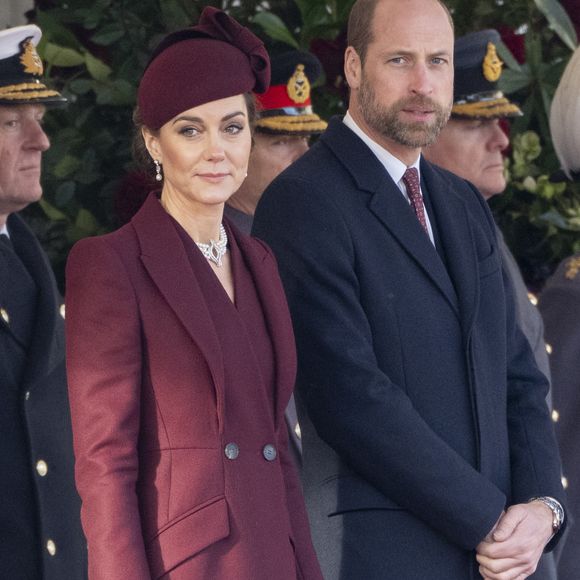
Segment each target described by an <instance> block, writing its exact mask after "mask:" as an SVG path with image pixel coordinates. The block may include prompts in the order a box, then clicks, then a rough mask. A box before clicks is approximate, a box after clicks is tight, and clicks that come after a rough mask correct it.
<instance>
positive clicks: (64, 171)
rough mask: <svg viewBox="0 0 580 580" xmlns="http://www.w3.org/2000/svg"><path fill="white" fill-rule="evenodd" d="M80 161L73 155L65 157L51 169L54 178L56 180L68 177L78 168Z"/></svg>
mask: <svg viewBox="0 0 580 580" xmlns="http://www.w3.org/2000/svg"><path fill="white" fill-rule="evenodd" d="M80 164H81V162H80V159H78V158H77V157H74V156H73V155H65V156H64V157H63V158H62V159H61V160H60V161H59V162H58V163H57V164H56V165H55V166H54V169H53V173H54V176H55V177H57V178H58V179H63V178H66V177H70V176H71V175H72V174H73V173H74V172H75V171H76V170H77V169H78V168H79V166H80Z"/></svg>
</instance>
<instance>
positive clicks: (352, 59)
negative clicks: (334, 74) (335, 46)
mask: <svg viewBox="0 0 580 580" xmlns="http://www.w3.org/2000/svg"><path fill="white" fill-rule="evenodd" d="M344 76H345V78H346V82H347V83H348V86H349V87H350V89H351V90H353V89H354V90H356V89H358V88H359V86H360V81H361V76H362V63H361V60H360V56H359V55H358V53H357V51H356V50H355V49H354V48H353V47H352V46H348V47H347V49H346V52H345V53H344Z"/></svg>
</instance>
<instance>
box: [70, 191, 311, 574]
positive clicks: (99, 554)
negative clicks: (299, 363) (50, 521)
mask: <svg viewBox="0 0 580 580" xmlns="http://www.w3.org/2000/svg"><path fill="white" fill-rule="evenodd" d="M229 232H230V238H231V239H232V241H233V242H234V243H235V244H236V248H237V249H238V250H239V255H240V256H242V257H243V261H244V264H245V266H246V268H247V273H248V274H249V276H250V278H251V279H252V280H253V282H254V286H255V295H256V297H257V299H258V302H257V303H259V304H260V305H261V311H262V314H261V316H262V315H263V321H264V322H265V326H266V329H267V335H269V337H270V339H271V345H272V349H271V352H272V354H273V359H274V360H273V366H271V367H270V368H271V369H272V370H273V373H272V374H273V381H272V382H273V385H272V384H270V385H268V388H267V390H266V391H267V392H268V393H269V395H268V397H269V408H270V409H269V410H268V411H267V412H266V411H264V412H260V413H258V416H254V417H248V416H247V415H248V413H244V412H240V408H239V407H240V404H239V403H236V404H235V406H234V408H232V405H231V404H230V405H228V403H231V401H232V389H237V390H238V391H237V392H236V399H237V401H242V402H243V401H244V397H243V395H244V393H245V392H247V393H250V392H251V388H250V387H252V385H245V384H243V379H240V384H236V380H235V377H236V376H237V375H236V369H235V368H234V369H231V368H228V366H227V365H228V364H231V363H230V361H229V360H224V357H223V354H222V353H223V350H222V346H223V345H222V343H221V342H220V338H219V337H218V332H217V331H216V325H215V323H214V322H215V321H214V320H213V319H212V317H211V316H210V311H209V309H208V307H207V303H206V299H205V297H204V293H203V292H202V288H201V286H200V283H199V280H198V279H196V275H195V273H194V270H193V269H192V264H191V259H190V258H188V253H187V251H186V247H185V246H184V244H183V243H182V240H181V239H180V234H179V231H178V228H177V227H176V224H175V222H173V220H172V218H170V216H169V215H168V214H167V213H166V212H165V211H164V210H163V208H162V207H161V205H160V203H159V201H158V200H157V199H156V198H155V196H154V195H151V196H150V197H149V198H148V199H147V201H146V202H145V204H144V206H143V207H142V209H141V210H140V211H139V212H138V213H137V214H136V216H135V217H134V218H133V220H132V221H131V222H130V223H129V224H128V225H126V226H125V227H123V228H121V229H120V230H118V231H116V232H114V233H112V234H109V235H106V236H102V237H98V238H91V239H87V240H83V241H81V242H80V243H79V244H77V245H76V246H75V248H74V249H73V251H72V252H71V256H70V258H69V263H68V266H67V333H68V335H67V344H68V346H67V357H68V358H67V367H68V376H69V390H70V403H71V410H72V420H73V436H74V445H75V455H76V481H77V487H78V490H79V493H80V495H81V499H82V502H83V505H82V522H83V527H84V530H85V534H86V536H87V540H88V547H89V576H90V578H91V580H114V579H116V578H119V579H121V578H122V579H123V580H146V579H149V578H151V579H153V578H161V577H163V578H171V579H172V580H173V579H174V580H181V579H192V580H194V579H195V580H202V579H208V580H210V579H211V580H220V579H224V580H225V579H228V580H229V579H234V578H235V579H237V580H260V579H263V580H271V579H273V578H276V579H277V580H294V578H299V579H308V580H310V579H314V578H316V579H319V578H321V577H322V576H321V573H320V570H319V567H318V563H317V561H316V556H315V554H314V551H313V548H312V545H311V540H310V532H309V527H308V520H307V516H306V513H305V509H304V505H303V499H302V495H301V490H300V484H299V481H298V478H297V475H296V473H295V470H294V466H293V464H292V459H291V458H290V456H289V453H288V448H287V432H286V429H285V422H284V409H285V407H286V404H287V402H288V399H289V397H290V394H291V391H292V388H293V384H294V376H295V367H296V363H295V351H294V340H293V335H292V329H291V323H290V318H289V314H288V309H287V306H286V302H285V298H284V294H283V290H282V287H281V284H280V281H279V278H278V274H277V268H276V264H275V260H274V258H273V257H272V254H271V253H270V251H269V250H268V249H267V248H266V246H264V245H263V244H262V243H260V242H258V241H256V240H253V239H251V238H249V237H247V236H244V235H241V234H239V233H237V232H236V231H235V230H234V231H233V230H232V229H229ZM195 251H197V250H195ZM234 273H235V272H234ZM239 338H240V340H244V337H242V336H240V337H239ZM232 370H233V372H232ZM228 376H229V377H230V379H228V380H227V381H226V378H227V377H228ZM256 376H257V375H256ZM232 377H233V379H232ZM226 387H227V388H226ZM228 389H229V390H228ZM239 389H241V391H239ZM250 402H251V401H250ZM248 408H249V409H251V408H252V407H251V405H250V406H249V407H248ZM262 408H263V409H265V407H264V406H263V407H262ZM270 411H271V412H270ZM272 449H273V452H272Z"/></svg>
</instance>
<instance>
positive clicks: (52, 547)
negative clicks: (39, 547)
mask: <svg viewBox="0 0 580 580" xmlns="http://www.w3.org/2000/svg"><path fill="white" fill-rule="evenodd" d="M46 551H47V552H48V553H49V554H50V555H51V556H54V555H55V554H56V544H55V543H54V542H53V541H52V540H47V542H46Z"/></svg>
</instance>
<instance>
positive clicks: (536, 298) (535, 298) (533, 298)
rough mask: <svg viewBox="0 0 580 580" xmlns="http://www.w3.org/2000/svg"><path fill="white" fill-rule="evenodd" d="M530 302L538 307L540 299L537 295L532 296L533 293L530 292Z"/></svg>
mask: <svg viewBox="0 0 580 580" xmlns="http://www.w3.org/2000/svg"><path fill="white" fill-rule="evenodd" d="M528 300H529V301H530V302H531V303H532V304H533V305H534V306H537V305H538V297H537V296H536V295H535V294H532V293H531V292H528Z"/></svg>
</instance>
